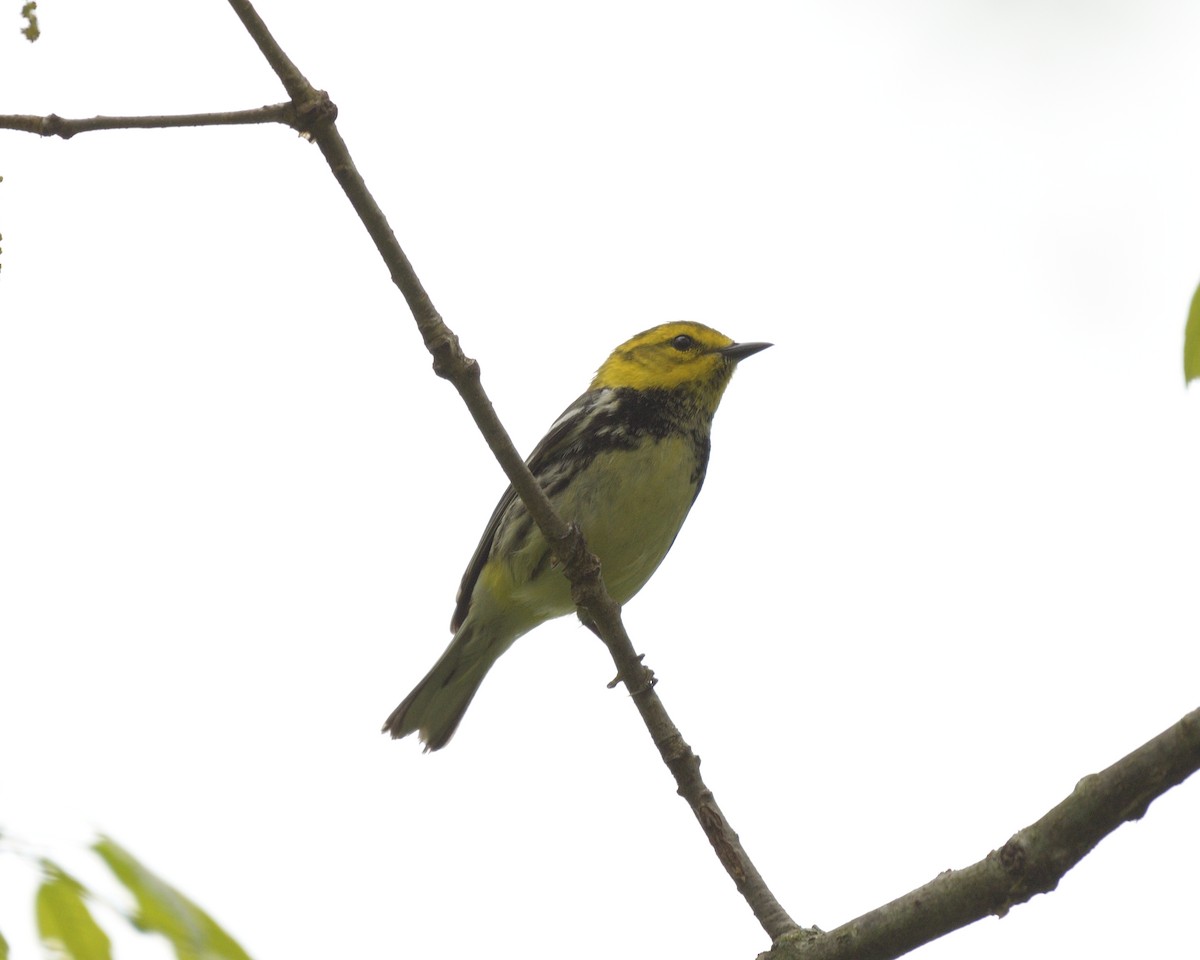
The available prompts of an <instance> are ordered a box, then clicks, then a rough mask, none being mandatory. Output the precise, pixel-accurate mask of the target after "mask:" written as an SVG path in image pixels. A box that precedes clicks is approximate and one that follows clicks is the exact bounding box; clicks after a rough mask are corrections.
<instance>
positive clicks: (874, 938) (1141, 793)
mask: <svg viewBox="0 0 1200 960" xmlns="http://www.w3.org/2000/svg"><path fill="white" fill-rule="evenodd" d="M1197 769H1200V710H1194V711H1192V712H1191V713H1189V714H1188V715H1187V716H1185V717H1184V718H1183V719H1182V720H1180V721H1179V722H1178V723H1176V724H1175V725H1174V726H1172V727H1169V728H1167V729H1166V730H1164V731H1163V732H1162V733H1160V734H1159V735H1158V736H1157V737H1155V738H1154V739H1153V740H1150V741H1149V742H1148V743H1145V744H1143V745H1142V746H1140V747H1138V748H1137V749H1136V750H1134V751H1133V752H1132V753H1130V754H1129V755H1128V756H1126V757H1124V758H1123V759H1121V760H1118V761H1117V762H1116V763H1114V764H1113V765H1112V766H1111V767H1108V768H1107V769H1106V770H1102V771H1101V772H1100V773H1094V774H1090V775H1088V776H1086V777H1084V778H1083V779H1082V780H1080V781H1079V783H1078V784H1076V786H1075V789H1074V790H1073V791H1072V792H1071V795H1070V796H1068V797H1067V798H1066V799H1065V800H1063V801H1062V802H1061V803H1060V804H1058V806H1056V807H1055V808H1054V809H1053V810H1051V811H1050V812H1049V813H1047V814H1046V815H1045V816H1044V817H1042V818H1041V819H1040V820H1038V821H1037V823H1034V824H1032V825H1030V826H1028V827H1026V828H1025V829H1024V830H1020V831H1018V832H1017V833H1016V834H1015V835H1014V836H1013V837H1012V838H1011V839H1010V840H1009V841H1008V842H1007V843H1005V844H1004V846H1002V847H1001V848H1000V849H999V850H993V851H992V852H991V853H989V854H988V855H987V856H986V857H984V858H983V859H982V860H980V861H979V862H978V863H974V864H972V865H971V866H969V867H966V868H964V869H962V870H947V871H946V872H945V873H942V874H939V875H938V876H937V878H935V879H934V880H931V881H930V882H929V883H927V884H925V885H924V886H923V887H918V888H917V889H916V890H913V891H912V892H910V893H907V894H905V895H904V896H902V897H900V898H899V899H897V900H893V901H892V902H891V903H888V904H885V905H884V906H882V907H880V908H879V909H877V910H872V911H871V912H870V913H865V914H863V915H862V916H861V917H859V918H858V919H857V920H851V921H850V922H849V923H847V924H844V925H843V926H840V927H838V928H837V929H836V930H832V931H830V932H829V933H825V934H822V933H813V932H808V931H800V932H798V933H795V934H791V935H789V936H787V937H785V938H783V939H782V940H780V941H779V942H778V943H776V945H775V946H774V947H773V948H772V949H771V950H770V951H768V952H767V953H765V954H762V955H761V956H762V957H763V958H770V960H851V958H853V960H890V958H892V957H899V956H901V955H902V954H905V953H908V952H909V951H910V950H913V949H915V948H916V947H919V946H920V945H921V944H923V943H928V942H929V941H930V940H934V939H936V938H937V937H940V936H942V935H943V934H946V933H949V932H950V931H951V930H957V929H959V928H960V927H965V926H966V925H967V924H969V923H974V922H975V921H976V920H980V919H982V918H983V917H986V916H989V915H995V916H997V917H1003V916H1004V915H1005V914H1006V913H1008V910H1009V908H1010V907H1013V906H1015V905H1016V904H1019V903H1025V902H1026V901H1027V900H1029V899H1031V898H1032V897H1033V896H1034V895H1036V894H1039V893H1049V892H1050V891H1051V890H1053V889H1054V888H1055V887H1057V886H1058V881H1059V880H1061V879H1062V878H1063V876H1064V875H1065V874H1066V873H1067V871H1068V870H1070V869H1071V868H1072V867H1073V866H1075V864H1077V863H1078V862H1079V861H1080V860H1082V859H1083V858H1084V857H1085V856H1087V854H1088V853H1089V852H1091V850H1092V849H1093V848H1094V847H1095V846H1096V844H1098V843H1099V842H1100V841H1101V840H1103V839H1104V838H1105V837H1106V836H1108V835H1109V834H1110V833H1112V832H1113V831H1114V830H1116V829H1117V827H1119V826H1120V825H1121V824H1123V823H1124V822H1125V821H1127V820H1137V819H1140V818H1141V816H1142V815H1143V814H1144V813H1145V812H1146V809H1147V808H1148V807H1149V806H1150V804H1151V802H1152V801H1154V800H1155V799H1157V798H1158V797H1160V796H1162V795H1163V794H1164V793H1166V792H1167V791H1168V790H1170V789H1171V788H1172V787H1174V786H1177V785H1178V784H1180V783H1182V782H1183V781H1184V780H1186V779H1187V778H1188V777H1189V776H1191V775H1192V774H1193V773H1195V772H1196V770H1197Z"/></svg>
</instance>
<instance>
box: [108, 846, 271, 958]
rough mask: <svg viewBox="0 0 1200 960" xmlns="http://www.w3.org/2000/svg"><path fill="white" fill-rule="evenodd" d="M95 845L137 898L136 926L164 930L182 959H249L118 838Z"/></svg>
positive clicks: (111, 868)
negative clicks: (148, 868)
mask: <svg viewBox="0 0 1200 960" xmlns="http://www.w3.org/2000/svg"><path fill="white" fill-rule="evenodd" d="M92 849H93V850H95V851H96V853H98V854H99V855H100V857H101V858H102V859H103V860H104V862H105V863H106V864H108V869H110V870H111V871H112V872H113V874H114V875H115V876H116V878H117V879H118V880H120V881H121V883H122V884H123V885H124V886H125V888H126V889H127V890H128V891H129V892H130V893H132V894H133V897H134V900H136V901H137V910H136V913H135V914H134V916H133V917H132V918H131V919H132V921H133V924H134V926H136V927H137V928H138V929H140V930H143V931H146V932H150V933H161V934H162V935H163V936H164V937H166V938H167V939H168V940H169V941H171V946H173V947H174V948H175V955H176V956H177V957H178V958H179V960H250V957H249V955H248V954H247V953H246V951H245V950H243V949H242V948H241V947H240V946H238V944H237V942H236V941H235V940H234V939H233V937H231V936H230V935H229V934H227V933H226V932H225V931H224V930H222V929H221V927H220V926H218V924H217V922H216V921H215V920H213V918H212V917H210V916H209V915H208V914H207V913H205V912H204V911H203V910H201V909H200V908H199V907H198V906H196V904H194V903H192V901H191V900H189V899H188V898H187V897H185V896H184V895H183V894H182V893H180V892H179V891H178V890H176V889H175V888H174V887H172V886H171V885H170V884H169V883H167V882H166V881H165V880H163V879H162V878H161V877H159V876H158V875H156V874H154V873H152V872H151V871H149V870H147V869H146V867H144V866H143V865H142V864H141V862H139V861H138V860H136V859H135V858H134V856H133V855H132V854H131V853H129V852H128V851H127V850H125V849H124V848H123V847H121V846H119V845H118V844H117V843H116V842H114V841H113V840H110V839H109V838H108V837H101V838H100V839H99V840H98V841H97V842H96V843H95V844H94V845H93V847H92Z"/></svg>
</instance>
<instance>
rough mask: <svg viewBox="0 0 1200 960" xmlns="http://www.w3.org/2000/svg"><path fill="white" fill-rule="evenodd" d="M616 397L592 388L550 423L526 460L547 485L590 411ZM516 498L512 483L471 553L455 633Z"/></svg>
mask: <svg viewBox="0 0 1200 960" xmlns="http://www.w3.org/2000/svg"><path fill="white" fill-rule="evenodd" d="M612 397H613V391H612V390H609V389H604V390H591V391H588V392H587V393H585V394H582V395H581V396H579V397H578V398H576V400H575V402H574V403H572V404H571V405H570V406H569V407H567V409H566V410H564V411H563V412H562V414H561V415H560V416H559V418H558V419H557V420H555V421H554V423H553V424H552V425H551V426H550V429H549V430H548V431H546V435H545V436H544V437H542V439H541V441H540V442H539V443H538V445H537V446H536V447H534V448H533V453H531V454H530V455H529V458H528V459H527V460H526V461H525V465H526V466H528V467H529V470H530V472H531V473H532V474H533V475H534V476H535V477H537V478H538V480H539V481H541V482H542V486H543V488H545V487H547V486H549V485H551V484H553V480H554V477H553V476H552V475H551V476H546V474H547V468H548V467H549V466H550V465H552V464H555V463H558V462H561V460H562V459H563V457H562V455H563V453H564V452H565V451H567V450H569V449H570V448H571V446H572V445H574V444H575V443H577V442H578V441H579V439H580V436H581V434H582V433H583V431H584V429H585V427H586V426H588V425H594V424H595V422H596V421H595V418H594V416H590V415H589V414H592V413H593V412H597V408H599V407H602V406H604V405H606V404H607V403H609V402H611V400H612ZM516 499H517V493H516V491H515V490H513V488H512V486H511V485H510V486H509V487H508V488H507V489H506V490H505V491H504V495H503V496H501V497H500V502H499V503H497V504H496V509H495V510H493V511H492V516H491V518H490V519H489V520H488V524H487V527H486V528H485V529H484V531H483V537H481V538H480V540H479V546H477V547H476V548H475V553H474V554H472V555H471V562H470V563H468V564H467V569H466V572H465V573H464V574H463V578H462V583H461V584H459V587H458V595H457V596H456V597H455V606H454V616H453V617H452V618H451V620H450V630H451V631H452V632H453V631H457V630H458V628H459V627H461V626H462V623H463V621H464V620H465V619H466V618H467V611H468V610H469V609H470V608H471V594H472V593H473V592H474V590H475V583H476V581H477V580H478V579H479V574H480V572H481V571H482V570H483V568H484V566H485V565H486V564H487V562H488V557H489V555H490V554H491V552H492V544H493V543H494V542H495V540H496V531H497V530H498V528H499V526H500V518H501V517H503V516H504V513H505V511H506V510H508V508H509V507H510V506H511V505H512V502H513V501H514V500H516Z"/></svg>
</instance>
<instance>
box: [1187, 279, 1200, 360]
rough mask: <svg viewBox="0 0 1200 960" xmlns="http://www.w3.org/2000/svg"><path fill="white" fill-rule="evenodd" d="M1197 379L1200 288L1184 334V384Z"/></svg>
mask: <svg viewBox="0 0 1200 960" xmlns="http://www.w3.org/2000/svg"><path fill="white" fill-rule="evenodd" d="M1197 377H1200V287H1197V288H1196V292H1195V294H1194V295H1193V296H1192V307H1191V309H1190V310H1188V318H1187V328H1186V329H1185V330H1184V333H1183V382H1184V383H1191V382H1192V381H1193V380H1195V379H1196V378H1197Z"/></svg>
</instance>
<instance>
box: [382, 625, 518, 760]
mask: <svg viewBox="0 0 1200 960" xmlns="http://www.w3.org/2000/svg"><path fill="white" fill-rule="evenodd" d="M473 632H474V631H473V627H472V625H470V624H464V625H463V626H462V628H461V629H460V630H459V631H458V633H456V634H455V635H454V639H453V640H452V641H451V642H450V646H448V647H447V648H446V652H445V653H443V654H442V655H441V657H440V658H439V659H438V662H437V663H435V664H434V665H433V669H432V670H430V671H429V673H427V674H426V675H425V679H424V680H422V681H421V682H420V683H418V684H417V685H416V687H415V688H414V689H413V692H412V693H410V694H409V695H408V696H407V697H405V698H404V701H403V702H402V703H401V704H400V706H398V707H397V708H396V709H395V710H393V711H392V715H391V716H390V717H388V718H387V720H386V721H385V722H384V724H383V732H384V733H390V734H391V735H392V738H393V739H399V738H400V737H407V736H408V735H409V734H410V733H417V734H419V735H420V738H421V742H422V743H423V744H425V749H426V750H427V751H428V750H440V749H441V748H442V747H444V746H445V745H446V744H447V743H449V742H450V738H451V737H452V736H454V731H455V730H457V729H458V725H459V723H460V722H462V718H463V714H464V713H466V712H467V707H469V706H470V705H471V700H472V699H473V698H474V696H475V693H476V691H477V690H478V689H479V685H480V684H481V683H483V678H484V677H485V676H487V672H488V671H489V670H490V669H491V668H492V664H493V663H495V662H496V658H497V657H499V655H500V654H501V653H503V652H504V650H505V649H507V647H508V644H503V645H501V644H488V643H487V642H484V643H482V644H479V643H476V642H474V641H475V638H474V637H473V636H472V634H473ZM496 647H499V649H496Z"/></svg>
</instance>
